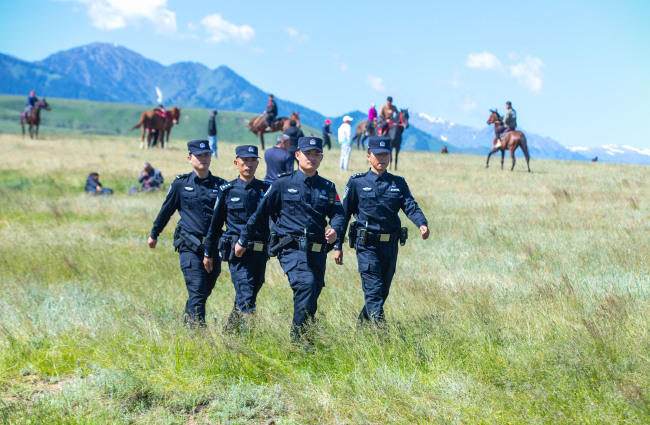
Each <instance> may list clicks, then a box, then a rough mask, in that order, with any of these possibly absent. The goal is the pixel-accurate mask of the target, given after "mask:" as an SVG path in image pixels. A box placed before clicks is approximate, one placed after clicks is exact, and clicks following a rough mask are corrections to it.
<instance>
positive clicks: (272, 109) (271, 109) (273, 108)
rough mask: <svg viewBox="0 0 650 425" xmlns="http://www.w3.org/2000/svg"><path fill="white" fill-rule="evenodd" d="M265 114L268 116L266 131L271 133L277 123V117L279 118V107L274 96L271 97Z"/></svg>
mask: <svg viewBox="0 0 650 425" xmlns="http://www.w3.org/2000/svg"><path fill="white" fill-rule="evenodd" d="M264 113H265V114H266V117H265V118H264V119H265V121H266V131H271V127H273V121H275V117H277V116H278V105H277V103H275V100H274V99H273V95H272V94H270V95H269V104H268V105H266V111H264Z"/></svg>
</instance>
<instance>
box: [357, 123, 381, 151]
mask: <svg viewBox="0 0 650 425" xmlns="http://www.w3.org/2000/svg"><path fill="white" fill-rule="evenodd" d="M378 126H379V123H378V122H374V123H373V124H372V126H370V129H368V120H366V121H361V122H360V123H359V124H357V134H355V135H354V137H353V138H352V141H355V140H356V141H357V149H365V148H366V145H365V142H366V139H367V138H368V137H371V136H376V135H377V127H378Z"/></svg>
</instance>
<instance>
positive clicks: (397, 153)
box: [395, 148, 399, 171]
mask: <svg viewBox="0 0 650 425" xmlns="http://www.w3.org/2000/svg"><path fill="white" fill-rule="evenodd" d="M398 157H399V148H395V171H397V158H398Z"/></svg>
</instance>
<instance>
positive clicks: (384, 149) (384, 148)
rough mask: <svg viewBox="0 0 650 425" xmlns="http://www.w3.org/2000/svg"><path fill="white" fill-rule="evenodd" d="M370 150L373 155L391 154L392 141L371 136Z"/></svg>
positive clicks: (369, 141) (369, 140)
mask: <svg viewBox="0 0 650 425" xmlns="http://www.w3.org/2000/svg"><path fill="white" fill-rule="evenodd" d="M368 150H369V151H370V152H372V153H391V152H390V139H389V138H388V137H381V136H370V138H369V139H368Z"/></svg>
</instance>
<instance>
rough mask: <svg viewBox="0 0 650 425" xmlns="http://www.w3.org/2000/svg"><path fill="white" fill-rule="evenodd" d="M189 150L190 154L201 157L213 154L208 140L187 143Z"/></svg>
mask: <svg viewBox="0 0 650 425" xmlns="http://www.w3.org/2000/svg"><path fill="white" fill-rule="evenodd" d="M187 150H188V151H189V153H190V154H194V155H200V154H202V153H212V149H210V144H209V142H208V141H207V140H192V141H191V142H187Z"/></svg>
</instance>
